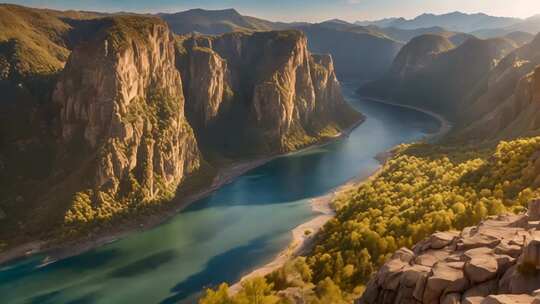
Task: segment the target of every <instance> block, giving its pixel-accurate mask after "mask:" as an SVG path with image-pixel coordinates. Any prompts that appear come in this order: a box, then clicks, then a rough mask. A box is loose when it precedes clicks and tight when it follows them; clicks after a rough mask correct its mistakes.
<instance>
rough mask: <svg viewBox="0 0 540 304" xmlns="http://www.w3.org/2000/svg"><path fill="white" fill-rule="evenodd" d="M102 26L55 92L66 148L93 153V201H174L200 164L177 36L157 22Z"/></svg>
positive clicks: (76, 54)
mask: <svg viewBox="0 0 540 304" xmlns="http://www.w3.org/2000/svg"><path fill="white" fill-rule="evenodd" d="M104 22H106V23H110V24H109V25H108V26H107V27H106V28H105V29H104V30H102V31H101V32H100V33H97V34H96V35H95V37H96V38H95V39H91V40H90V41H88V42H86V43H83V44H81V45H79V46H78V47H76V48H75V49H74V50H73V52H72V54H71V56H70V59H69V60H68V62H67V64H66V67H65V69H64V71H63V72H62V75H61V77H60V79H59V81H58V83H57V85H56V88H55V90H54V93H53V96H52V99H53V102H54V103H55V104H57V105H58V107H59V111H60V113H59V118H58V120H59V126H60V129H61V139H60V141H61V144H63V145H66V146H69V145H70V144H71V143H72V142H77V143H78V144H79V145H81V144H82V145H83V146H84V148H85V149H83V151H85V152H83V154H84V153H88V155H87V157H88V158H89V159H91V166H92V168H91V169H90V171H91V173H90V176H89V178H90V180H89V181H88V184H87V185H88V186H89V188H88V190H87V191H90V192H89V193H87V194H88V195H89V196H90V197H91V200H92V201H98V202H100V203H102V204H105V203H106V202H107V201H108V203H109V204H113V202H117V201H122V200H124V199H125V198H127V197H135V196H137V197H140V198H142V201H141V202H138V203H144V202H146V201H155V200H158V199H163V198H171V197H172V195H173V194H174V192H175V189H176V187H177V186H178V185H179V184H180V182H181V181H182V180H183V179H184V178H185V176H186V175H187V174H189V173H192V172H193V171H195V170H196V169H197V168H198V167H199V161H200V160H199V152H198V148H197V142H196V140H195V137H194V134H193V131H192V129H191V127H190V126H189V124H188V123H187V121H186V119H185V117H184V97H183V94H182V81H181V77H180V73H179V72H178V70H177V69H176V66H175V44H174V39H173V36H172V34H171V33H170V31H169V29H168V27H167V25H166V24H165V23H164V22H162V21H160V20H158V19H153V18H148V19H145V18H130V17H117V18H113V19H109V20H105V21H104ZM67 157H70V156H69V155H68V156H67ZM92 171H93V172H92ZM92 197H93V198H92ZM124 207H125V206H124ZM97 210H98V213H99V211H101V209H100V208H99V207H98V208H97ZM72 211H73V212H76V210H72ZM104 212H105V211H104Z"/></svg>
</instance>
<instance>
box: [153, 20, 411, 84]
mask: <svg viewBox="0 0 540 304" xmlns="http://www.w3.org/2000/svg"><path fill="white" fill-rule="evenodd" d="M159 16H160V17H161V18H163V19H164V20H165V21H166V22H167V23H168V24H169V26H170V27H171V29H172V30H173V31H174V32H175V33H177V34H186V33H192V32H198V33H201V34H207V35H216V34H223V33H230V32H258V31H268V30H285V29H295V30H300V31H303V32H304V33H305V34H306V35H307V37H308V47H309V49H310V51H311V52H314V53H320V54H331V55H332V57H333V60H334V64H335V68H336V72H337V73H338V75H339V76H340V77H354V78H358V79H362V80H365V79H374V78H376V77H378V76H380V75H381V74H382V73H383V72H384V71H385V70H386V69H387V68H388V67H389V66H390V64H391V62H392V60H393V58H394V56H395V55H396V54H397V52H398V51H399V49H400V48H401V46H402V44H401V43H398V42H396V41H393V40H392V39H391V38H389V37H387V36H386V35H385V34H384V33H382V32H380V31H377V30H373V29H370V28H366V27H361V26H357V25H354V24H351V23H348V22H346V21H343V20H339V19H333V20H328V21H325V22H322V23H318V24H309V23H290V24H287V23H280V22H271V21H265V20H261V19H257V18H253V17H247V16H242V15H240V14H239V13H238V12H237V11H235V10H218V11H213V10H202V9H195V10H189V11H185V12H179V13H175V14H159ZM351 50H355V51H354V52H351Z"/></svg>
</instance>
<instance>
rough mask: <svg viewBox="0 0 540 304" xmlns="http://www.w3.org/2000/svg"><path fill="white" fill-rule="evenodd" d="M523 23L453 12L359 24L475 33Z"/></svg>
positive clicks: (508, 19) (505, 18)
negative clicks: (433, 28) (431, 28)
mask: <svg viewBox="0 0 540 304" xmlns="http://www.w3.org/2000/svg"><path fill="white" fill-rule="evenodd" d="M521 21H522V20H521V19H517V18H507V17H494V16H489V15H486V14H482V13H478V14H464V13H461V12H453V13H448V14H442V15H435V14H422V15H420V16H418V17H416V18H414V19H411V20H407V19H403V18H400V19H383V20H379V21H372V22H359V23H358V24H360V25H376V26H381V27H395V28H399V29H409V30H410V29H419V28H429V27H435V26H439V27H443V28H445V29H447V30H450V31H457V32H473V31H476V30H485V29H495V28H503V27H508V26H512V25H514V24H516V23H519V22H521Z"/></svg>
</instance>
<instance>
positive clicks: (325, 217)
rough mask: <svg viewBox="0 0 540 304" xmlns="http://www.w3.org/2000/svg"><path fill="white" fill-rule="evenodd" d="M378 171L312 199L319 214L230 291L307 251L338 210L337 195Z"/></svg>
mask: <svg viewBox="0 0 540 304" xmlns="http://www.w3.org/2000/svg"><path fill="white" fill-rule="evenodd" d="M378 172H380V169H379V170H377V171H375V172H374V173H371V174H368V175H367V176H358V177H355V178H353V179H351V180H349V181H348V182H347V183H345V184H344V185H341V186H339V187H337V188H335V189H334V190H332V191H330V192H329V193H327V194H325V195H322V196H319V197H316V198H312V199H310V201H309V203H310V206H311V210H313V212H314V213H315V214H318V215H317V216H316V217H315V218H313V219H311V220H310V221H308V222H306V223H303V224H301V225H299V226H297V227H296V228H294V229H293V230H292V231H291V233H292V239H291V242H290V243H289V246H288V247H287V248H285V249H284V250H283V251H281V252H280V253H279V254H278V256H277V257H276V258H275V259H274V260H272V261H271V262H270V263H268V264H266V265H264V266H262V267H260V268H257V269H255V270H254V271H252V272H250V273H249V274H247V275H245V276H243V277H242V278H241V279H240V281H238V282H237V283H235V284H234V285H232V286H231V287H230V288H229V291H230V292H231V293H233V294H234V293H236V292H238V291H239V290H240V288H241V282H242V281H244V280H246V279H250V278H255V277H260V276H265V275H267V274H269V273H271V272H273V271H274V270H277V269H278V268H280V267H282V266H283V265H285V263H286V262H287V261H289V260H291V259H293V258H295V257H297V256H300V255H302V254H305V253H307V250H309V249H310V248H311V245H312V244H313V240H314V239H315V236H316V235H317V233H318V232H319V231H320V230H321V229H322V227H323V226H324V225H325V224H326V223H327V222H328V221H329V220H331V219H332V218H333V217H334V216H335V215H336V212H335V210H334V208H333V207H332V202H333V200H334V198H335V197H336V195H339V193H341V192H343V191H346V190H348V189H351V188H354V187H358V186H359V185H360V184H362V183H365V182H367V181H369V180H371V179H372V178H375V177H376V176H377V173H378ZM306 232H309V233H306Z"/></svg>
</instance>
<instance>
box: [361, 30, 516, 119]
mask: <svg viewBox="0 0 540 304" xmlns="http://www.w3.org/2000/svg"><path fill="white" fill-rule="evenodd" d="M451 45H452V43H451V42H450V41H449V40H448V39H447V38H445V37H443V36H439V37H437V35H424V36H420V37H417V38H415V39H413V40H411V41H410V42H409V43H408V44H407V45H406V46H405V47H403V49H402V50H401V51H400V53H399V54H398V55H397V57H396V60H394V62H393V65H392V68H391V69H390V70H389V72H388V73H387V74H386V75H385V76H384V77H383V78H382V79H380V80H377V81H374V82H371V83H369V84H366V85H365V86H363V87H362V88H361V89H360V90H359V92H360V94H363V95H368V96H375V97H379V98H385V99H388V100H395V101H398V102H400V103H406V104H410V105H416V106H420V107H426V108H429V109H431V110H433V111H435V112H439V113H443V114H445V115H447V116H448V117H449V118H451V119H457V118H458V116H459V115H460V114H461V113H462V111H461V109H462V108H461V106H462V104H461V103H462V102H463V101H464V100H465V98H466V97H467V96H468V94H469V92H470V91H472V90H473V89H474V88H475V87H476V85H477V83H478V82H479V81H480V80H482V79H483V78H484V77H485V76H486V75H487V73H488V72H489V71H491V69H493V68H494V67H495V65H496V64H497V62H498V61H499V60H501V59H502V58H503V57H504V56H505V55H507V54H508V53H509V52H511V51H512V50H513V49H515V48H516V44H515V43H514V42H513V41H511V40H509V39H504V38H496V39H488V40H482V39H477V38H470V39H468V40H467V41H465V42H464V43H462V44H461V45H460V46H458V47H455V48H452V47H451Z"/></svg>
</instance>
